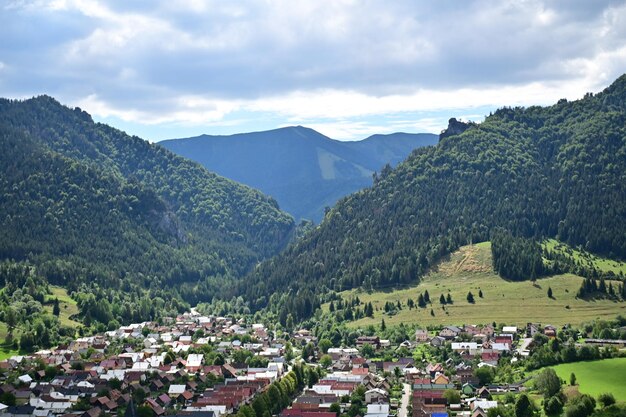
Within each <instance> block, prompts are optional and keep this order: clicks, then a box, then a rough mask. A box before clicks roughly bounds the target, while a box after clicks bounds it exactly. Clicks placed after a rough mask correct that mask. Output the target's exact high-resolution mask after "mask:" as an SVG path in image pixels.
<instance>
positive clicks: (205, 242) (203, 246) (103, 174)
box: [0, 96, 294, 328]
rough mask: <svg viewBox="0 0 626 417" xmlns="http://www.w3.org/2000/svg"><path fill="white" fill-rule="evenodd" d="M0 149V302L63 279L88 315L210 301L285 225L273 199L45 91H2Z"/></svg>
mask: <svg viewBox="0 0 626 417" xmlns="http://www.w3.org/2000/svg"><path fill="white" fill-rule="evenodd" d="M0 158H1V159H2V164H1V167H2V175H1V177H0V195H1V196H2V207H1V210H0V228H1V229H2V234H0V260H2V268H0V271H1V272H0V280H1V281H2V283H3V284H4V285H3V290H2V292H1V294H0V299H2V300H4V301H6V302H7V303H9V304H11V303H12V301H11V299H12V297H13V293H14V292H15V291H18V290H19V291H20V294H27V293H28V291H30V290H28V291H27V289H26V288H25V287H24V286H25V285H26V284H25V282H26V281H28V278H30V282H31V283H34V284H31V285H28V286H27V287H28V288H32V292H33V294H31V295H30V297H31V299H34V300H35V301H37V300H38V299H40V300H39V302H40V303H41V302H43V296H42V295H41V294H39V292H40V291H46V290H45V287H46V285H47V284H55V285H61V286H63V287H65V288H67V289H68V291H69V292H72V293H73V297H74V298H75V299H76V300H77V301H78V305H79V308H80V311H81V315H82V317H83V318H84V319H85V322H86V323H87V324H89V323H91V322H92V321H94V322H100V323H103V324H106V323H108V322H112V321H115V322H128V321H130V320H134V321H137V320H149V319H152V318H155V317H157V316H159V315H162V314H164V313H168V312H176V311H177V310H180V309H182V308H185V306H188V304H192V305H193V304H195V303H197V302H199V301H210V300H211V299H212V298H213V297H214V296H215V295H216V294H219V292H220V290H221V288H222V287H223V286H224V285H225V283H226V282H228V281H230V280H233V279H237V278H240V277H242V276H243V275H245V274H246V272H248V271H249V270H250V268H251V267H252V266H253V265H255V264H256V263H257V262H259V261H260V260H262V259H264V258H267V257H269V256H272V255H274V254H276V253H277V252H278V251H280V250H281V249H282V248H283V247H284V246H285V245H286V244H287V242H288V241H289V239H291V237H292V236H293V233H294V221H293V218H292V217H291V216H289V215H288V214H286V213H284V212H282V211H280V209H279V208H278V205H277V203H276V202H275V201H274V200H273V199H271V198H269V197H267V196H265V195H263V194H261V193H260V192H258V191H256V190H253V189H251V188H249V187H246V186H243V185H240V184H237V183H235V182H233V181H231V180H228V179H225V178H223V177H220V176H218V175H216V174H213V173H211V172H209V171H207V170H206V169H205V168H203V167H201V166H200V165H198V164H196V163H194V162H192V161H189V160H186V159H184V158H181V157H179V156H176V155H174V154H173V153H171V152H169V151H167V150H165V149H164V148H162V147H160V146H158V145H153V144H150V143H148V142H146V141H144V140H142V139H140V138H137V137H130V136H128V135H126V134H124V133H123V132H121V131H119V130H116V129H113V128H111V127H109V126H106V125H103V124H97V123H94V122H93V121H92V120H91V117H90V116H89V115H88V114H87V113H85V112H83V111H81V110H80V109H74V110H72V109H69V108H67V107H64V106H62V105H60V104H59V103H58V102H56V101H55V100H54V99H52V98H50V97H46V96H42V97H37V98H34V99H30V100H25V101H11V100H0ZM11 265H17V267H13V266H11ZM0 310H2V308H0ZM28 312H29V310H24V311H23V316H24V317H23V318H24V319H25V320H26V321H28ZM1 313H2V311H0V315H1ZM31 324H32V323H31ZM25 326H26V328H28V325H25Z"/></svg>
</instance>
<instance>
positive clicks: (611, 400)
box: [598, 392, 615, 408]
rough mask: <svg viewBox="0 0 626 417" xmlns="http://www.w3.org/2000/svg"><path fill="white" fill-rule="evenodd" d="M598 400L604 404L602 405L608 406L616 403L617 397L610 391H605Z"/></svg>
mask: <svg viewBox="0 0 626 417" xmlns="http://www.w3.org/2000/svg"><path fill="white" fill-rule="evenodd" d="M598 402H599V403H600V404H602V407H604V408H606V407H608V406H611V405H613V404H615V397H614V396H613V394H611V393H610V392H605V393H603V394H600V395H598Z"/></svg>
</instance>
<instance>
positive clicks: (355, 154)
mask: <svg viewBox="0 0 626 417" xmlns="http://www.w3.org/2000/svg"><path fill="white" fill-rule="evenodd" d="M435 143H437V137H436V136H435V135H431V134H406V133H395V134H392V135H379V136H376V135H372V136H370V137H368V138H366V139H364V140H363V141H351V142H342V141H337V140H334V139H331V138H329V137H327V136H325V135H323V134H322V133H319V132H317V131H316V130H314V129H311V128H308V127H304V126H287V127H282V128H277V129H272V130H268V131H257V132H250V133H237V134H233V135H206V134H205V135H200V136H195V137H191V138H182V139H171V140H165V141H160V142H158V144H159V145H161V146H164V147H165V148H167V149H169V150H171V151H173V152H175V153H177V154H179V155H182V156H184V157H187V158H190V159H193V160H195V161H196V162H198V163H200V164H202V165H203V166H205V167H206V168H208V169H210V170H214V171H215V172H217V173H219V174H221V175H224V176H225V177H227V178H231V179H233V180H235V181H238V182H241V183H244V184H247V185H249V186H252V187H254V188H257V189H259V190H261V191H263V192H264V193H266V194H268V195H271V196H272V197H274V198H276V199H277V200H278V202H279V204H280V206H281V208H283V209H284V210H285V211H287V212H289V213H291V214H292V215H293V216H294V217H295V218H296V219H304V218H307V219H313V220H314V221H320V220H321V218H322V216H323V213H324V210H325V208H326V207H330V206H332V205H334V203H335V202H336V201H337V200H339V199H340V198H342V197H344V196H346V195H348V194H349V193H351V192H354V191H358V190H360V189H363V188H365V187H368V186H370V185H371V184H372V177H373V174H374V173H375V172H376V171H379V170H381V169H382V168H383V167H384V166H385V165H386V164H391V165H395V164H397V163H398V162H400V161H401V160H402V159H404V158H405V157H406V156H407V155H408V154H409V153H410V152H411V151H412V150H413V149H414V148H415V147H418V146H427V145H433V144H435Z"/></svg>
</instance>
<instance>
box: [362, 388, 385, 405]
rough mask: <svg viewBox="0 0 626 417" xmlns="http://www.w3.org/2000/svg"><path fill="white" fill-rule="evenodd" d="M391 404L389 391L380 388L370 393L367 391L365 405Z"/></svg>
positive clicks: (371, 390)
mask: <svg viewBox="0 0 626 417" xmlns="http://www.w3.org/2000/svg"><path fill="white" fill-rule="evenodd" d="M386 402H389V395H388V394H387V391H385V390H383V389H380V388H373V389H370V390H368V391H365V403H366V404H374V403H386Z"/></svg>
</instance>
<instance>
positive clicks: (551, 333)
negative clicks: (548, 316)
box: [543, 324, 556, 339]
mask: <svg viewBox="0 0 626 417" xmlns="http://www.w3.org/2000/svg"><path fill="white" fill-rule="evenodd" d="M543 334H545V335H546V336H548V337H549V338H551V339H554V338H556V327H554V326H552V325H550V324H548V325H546V326H545V327H544V328H543Z"/></svg>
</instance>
